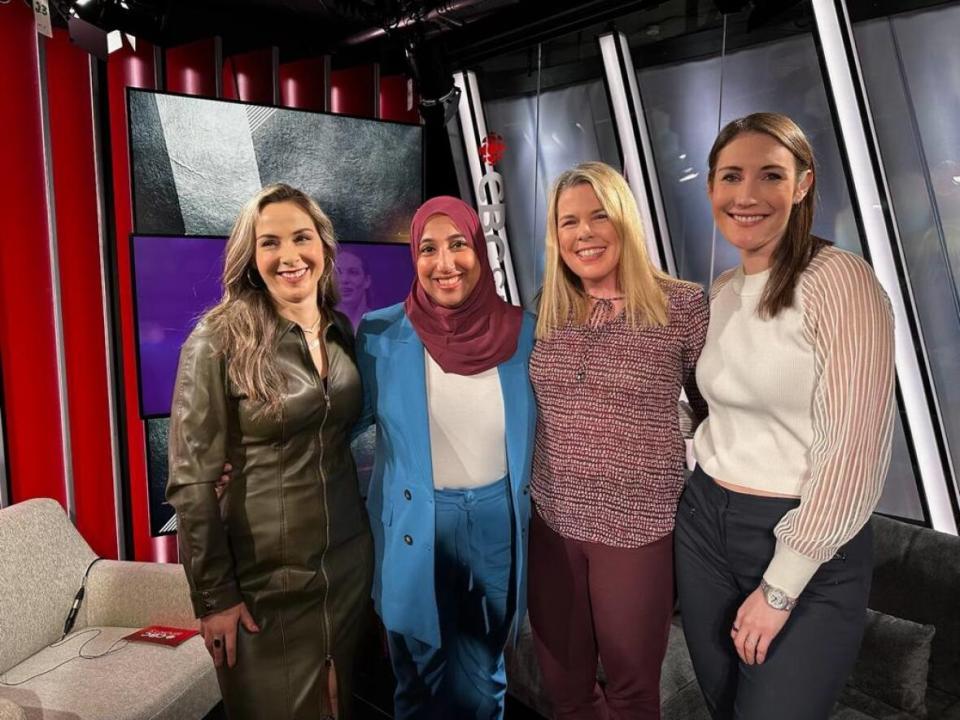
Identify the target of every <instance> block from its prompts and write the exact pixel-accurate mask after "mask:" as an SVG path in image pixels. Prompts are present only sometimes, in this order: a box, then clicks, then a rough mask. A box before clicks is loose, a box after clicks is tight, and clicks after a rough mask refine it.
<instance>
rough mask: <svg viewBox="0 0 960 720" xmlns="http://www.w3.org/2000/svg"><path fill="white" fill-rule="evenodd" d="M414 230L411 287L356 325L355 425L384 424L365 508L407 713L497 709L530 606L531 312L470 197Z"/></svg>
mask: <svg viewBox="0 0 960 720" xmlns="http://www.w3.org/2000/svg"><path fill="white" fill-rule="evenodd" d="M410 243H411V251H412V254H413V259H414V264H415V265H416V271H417V277H416V279H415V280H414V283H413V287H412V288H411V290H410V294H409V296H408V297H407V299H406V301H405V302H403V303H401V304H398V305H394V306H393V307H389V308H386V309H383V310H378V311H376V312H372V313H368V314H367V315H366V316H365V317H364V319H363V321H362V322H361V323H360V327H359V330H358V333H357V365H358V367H359V368H360V374H361V377H362V380H363V394H364V412H363V415H362V416H361V420H360V423H359V425H358V427H357V428H356V431H357V432H359V431H362V430H363V429H365V428H366V427H368V426H369V425H370V424H372V423H376V426H377V443H376V452H375V456H374V468H373V476H372V479H371V482H370V490H369V494H368V497H367V508H368V510H369V512H370V518H371V524H372V526H373V535H374V546H375V561H376V566H375V572H374V584H373V597H374V603H375V605H376V608H377V612H378V613H379V614H380V617H381V618H382V620H383V624H384V625H385V626H386V629H387V637H388V643H389V648H390V659H391V663H392V665H393V670H394V674H395V675H396V678H397V690H396V694H395V697H394V702H395V717H396V718H397V719H398V720H407V719H408V718H484V719H486V718H501V717H502V716H503V700H504V693H505V691H506V673H505V671H504V663H503V647H504V644H505V642H506V640H507V636H508V633H509V632H510V626H511V622H512V621H513V619H514V618H515V617H517V618H522V617H523V613H524V611H525V607H526V602H525V595H526V581H525V578H526V549H527V523H528V520H529V516H530V498H529V493H528V484H529V480H530V462H531V457H532V451H533V432H534V428H535V425H536V404H535V401H534V398H533V392H532V390H531V386H530V382H529V380H528V376H527V361H528V358H529V356H530V351H531V349H532V346H533V331H534V320H533V317H532V316H531V315H529V314H526V313H524V312H523V311H522V310H521V309H520V308H518V307H514V306H512V305H509V304H507V303H506V302H504V301H503V300H502V299H501V298H500V297H499V296H498V295H497V292H496V289H495V287H494V278H493V273H492V271H491V269H490V263H489V262H488V260H487V250H486V242H485V240H484V237H483V232H482V230H481V227H480V221H479V218H478V217H477V214H476V213H475V212H474V211H473V210H472V209H471V208H470V207H469V206H468V205H466V204H465V203H464V202H462V201H461V200H458V199H456V198H452V197H437V198H433V199H431V200H428V201H427V202H426V203H424V205H423V206H421V208H420V209H419V210H418V211H417V213H416V215H415V216H414V218H413V222H412V223H411V229H410ZM514 632H516V631H514Z"/></svg>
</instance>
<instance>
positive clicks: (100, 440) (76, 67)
mask: <svg viewBox="0 0 960 720" xmlns="http://www.w3.org/2000/svg"><path fill="white" fill-rule="evenodd" d="M45 44H46V69H47V97H48V107H49V127H50V149H51V152H50V157H51V159H52V162H51V163H50V166H49V167H48V172H52V174H53V175H52V179H53V190H54V191H53V197H54V198H55V201H54V205H55V208H56V214H55V217H56V231H57V232H56V240H57V258H58V270H59V272H58V276H59V279H60V296H61V308H62V318H63V345H64V369H65V373H66V387H67V398H68V402H67V404H66V405H67V407H68V408H69V432H70V455H71V459H72V462H71V464H70V468H71V472H72V482H73V497H74V510H75V523H76V526H77V529H78V530H79V531H80V532H81V534H82V535H83V536H84V538H85V539H86V541H87V542H88V543H90V545H91V546H92V547H93V549H94V551H95V552H96V553H97V554H98V555H100V556H102V557H110V558H116V557H117V556H118V546H119V543H118V537H117V527H116V525H117V524H116V521H115V512H114V510H115V508H114V501H115V494H114V477H113V470H114V468H113V449H112V437H111V422H110V402H109V393H110V392H111V390H110V387H109V385H108V376H109V373H108V365H107V363H108V356H107V352H108V349H107V340H106V338H107V327H106V322H107V317H105V314H104V289H103V284H102V282H101V279H102V270H101V237H100V224H99V217H98V204H99V198H98V196H97V177H96V166H95V157H94V135H93V133H94V124H93V104H92V99H93V98H92V93H91V88H92V86H91V66H90V56H89V55H88V54H87V53H86V52H85V51H83V50H82V49H80V48H78V47H77V46H76V45H74V44H73V43H71V42H70V38H69V36H68V34H67V32H66V31H64V30H56V31H55V33H54V37H53V39H52V40H46V41H45Z"/></svg>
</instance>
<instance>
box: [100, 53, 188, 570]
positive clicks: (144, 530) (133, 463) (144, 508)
mask: <svg viewBox="0 0 960 720" xmlns="http://www.w3.org/2000/svg"><path fill="white" fill-rule="evenodd" d="M107 84H108V88H109V90H108V95H109V99H110V143H111V149H112V153H111V158H110V160H111V167H112V170H113V200H114V211H115V215H114V221H115V224H116V239H117V268H116V270H117V279H118V283H117V293H118V296H119V297H118V300H119V305H120V335H121V342H122V356H123V360H122V372H123V378H124V397H123V404H124V412H125V415H126V428H125V434H126V437H125V438H124V439H125V440H126V448H127V454H128V457H127V466H128V471H129V481H130V486H129V488H128V489H129V493H130V505H131V513H130V514H131V517H130V518H129V520H130V522H131V530H132V535H133V555H134V559H136V560H155V561H160V562H169V561H173V560H175V559H176V557H177V551H176V538H175V537H174V536H172V535H169V536H165V537H159V538H153V537H151V536H150V517H149V501H148V487H147V461H146V448H145V438H144V425H143V422H142V421H141V420H140V407H139V403H138V400H137V361H136V348H135V335H134V318H133V279H132V277H131V273H130V244H129V242H128V241H127V238H128V236H129V235H130V233H131V232H132V231H133V211H132V204H131V198H130V166H129V163H130V152H129V148H128V146H127V104H126V88H128V87H137V88H152V87H154V84H155V83H154V66H153V48H152V46H151V45H150V44H149V43H146V42H144V41H143V40H140V41H138V42H137V49H136V51H133V50H130V49H129V48H127V47H124V48H123V49H122V50H119V51H117V52H115V53H113V54H111V55H110V59H109V60H108V62H107Z"/></svg>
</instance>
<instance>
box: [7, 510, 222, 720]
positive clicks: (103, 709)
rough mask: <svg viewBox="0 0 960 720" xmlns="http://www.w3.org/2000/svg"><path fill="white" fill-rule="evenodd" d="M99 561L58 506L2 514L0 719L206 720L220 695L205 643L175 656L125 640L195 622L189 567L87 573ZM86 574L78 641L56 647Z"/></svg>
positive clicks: (108, 564)
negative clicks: (148, 629) (153, 628)
mask: <svg viewBox="0 0 960 720" xmlns="http://www.w3.org/2000/svg"><path fill="white" fill-rule="evenodd" d="M94 557H95V555H94V553H93V551H92V550H91V549H90V546H89V545H87V543H86V542H84V540H83V538H82V537H81V536H80V534H79V533H78V532H77V531H76V530H75V529H74V527H73V525H71V524H70V521H69V520H68V519H67V516H66V515H65V514H64V512H63V509H62V508H61V507H60V505H58V504H57V503H56V502H54V501H53V500H28V501H26V502H22V503H19V504H17V505H13V506H11V507H8V508H4V509H3V510H0V680H2V681H3V683H4V684H0V720H39V719H40V718H49V719H51V720H88V719H89V720H94V719H97V720H145V719H147V718H150V719H151V720H191V719H196V718H203V717H204V716H205V715H206V714H207V713H208V712H209V711H210V709H211V708H213V707H214V706H215V705H216V704H217V703H218V702H219V700H220V690H219V687H218V686H217V678H216V673H215V672H214V669H213V663H212V662H211V661H210V657H209V656H208V655H207V652H206V649H205V648H204V646H203V642H202V640H201V639H200V638H199V637H193V638H191V639H189V640H187V641H186V642H185V643H183V644H182V645H180V646H178V647H176V648H170V647H163V646H160V645H148V644H143V643H129V644H126V643H125V641H123V640H122V638H123V637H124V636H125V635H127V634H129V633H131V632H133V631H134V630H135V629H137V628H140V627H143V626H146V625H170V626H174V627H195V626H197V625H198V623H197V620H196V619H195V618H194V616H193V609H192V607H191V605H190V600H189V597H190V596H189V589H188V587H187V580H186V577H185V576H184V574H183V568H181V567H180V566H179V565H163V564H157V563H137V562H117V561H112V560H101V561H99V562H97V563H96V564H95V565H93V566H92V567H90V563H91V561H92V560H93V559H94ZM88 567H90V575H89V578H88V580H87V584H86V598H85V600H84V602H83V605H82V606H81V610H80V613H79V615H78V617H77V621H76V625H75V627H74V632H73V633H72V634H71V636H70V637H69V638H68V639H67V640H66V642H64V643H59V642H58V641H59V640H60V636H61V634H62V632H63V624H64V619H65V618H66V616H67V612H68V611H69V609H70V605H71V603H72V602H73V598H74V593H76V591H77V589H78V588H79V587H80V583H81V580H82V578H83V575H84V572H85V571H86V570H87V568H88ZM111 648H114V650H115V651H114V652H111V653H109V654H105V653H107V651H108V650H110V649H111ZM81 652H82V654H83V656H85V657H86V658H90V659H84V658H83V657H80V656H79V655H80V653H81ZM101 653H104V654H102V655H101Z"/></svg>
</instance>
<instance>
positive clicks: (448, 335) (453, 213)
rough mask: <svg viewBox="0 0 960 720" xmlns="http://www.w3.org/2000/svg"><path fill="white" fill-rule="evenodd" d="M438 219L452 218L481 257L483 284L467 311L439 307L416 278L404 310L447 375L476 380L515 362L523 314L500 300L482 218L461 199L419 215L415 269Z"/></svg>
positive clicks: (440, 201) (434, 202) (433, 202)
mask: <svg viewBox="0 0 960 720" xmlns="http://www.w3.org/2000/svg"><path fill="white" fill-rule="evenodd" d="M434 215H446V216H448V217H449V218H450V219H451V220H453V224H454V225H456V226H457V228H458V229H459V230H460V232H462V233H463V235H464V237H465V238H466V239H467V242H469V243H470V247H472V248H473V251H474V252H475V253H476V254H477V259H478V260H479V262H480V278H479V279H478V280H477V284H476V286H475V287H474V288H473V292H471V293H470V295H469V296H468V297H467V299H466V300H464V301H463V304H462V305H460V306H459V307H455V308H448V307H444V306H443V305H440V304H438V303H436V302H434V300H433V298H431V297H430V296H429V295H428V294H427V292H426V290H424V289H423V287H421V285H420V280H419V278H416V277H415V278H414V279H413V287H412V288H410V294H409V295H407V300H406V302H405V303H404V309H405V310H406V313H407V317H408V318H410V323H411V324H412V325H413V329H414V330H416V331H417V335H418V336H419V337H420V340H421V341H422V342H423V344H424V346H425V347H426V348H427V352H428V353H430V357H432V358H433V359H434V360H435V361H436V363H437V365H439V366H440V367H441V368H442V369H443V371H444V372H446V373H456V374H457V375H476V374H477V373H481V372H483V371H485V370H489V369H490V368H493V367H496V366H497V365H499V364H500V363H502V362H504V361H505V360H509V359H510V358H511V357H513V354H514V353H515V352H516V350H517V339H518V338H519V337H520V325H521V323H522V322H523V310H521V309H520V308H518V307H516V306H514V305H510V304H509V303H507V302H505V301H504V300H503V299H502V298H501V297H500V296H499V295H498V294H497V290H496V287H495V285H494V280H493V271H492V270H491V269H490V261H489V259H488V255H487V242H486V240H485V239H484V237H483V230H482V229H481V228H480V218H479V217H477V213H476V212H474V210H473V208H471V207H470V206H469V205H467V204H466V203H465V202H463V201H462V200H460V199H458V198H455V197H450V196H448V195H441V196H440V197H435V198H431V199H429V200H427V201H426V202H425V203H424V204H423V205H421V206H420V209H419V210H417V212H416V214H415V215H414V216H413V220H412V221H411V223H410V251H411V253H412V254H413V264H414V265H416V264H417V254H418V250H419V247H420V239H421V238H422V237H423V229H424V227H426V224H427V221H428V220H429V219H430V218H431V217H433V216H434Z"/></svg>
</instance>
